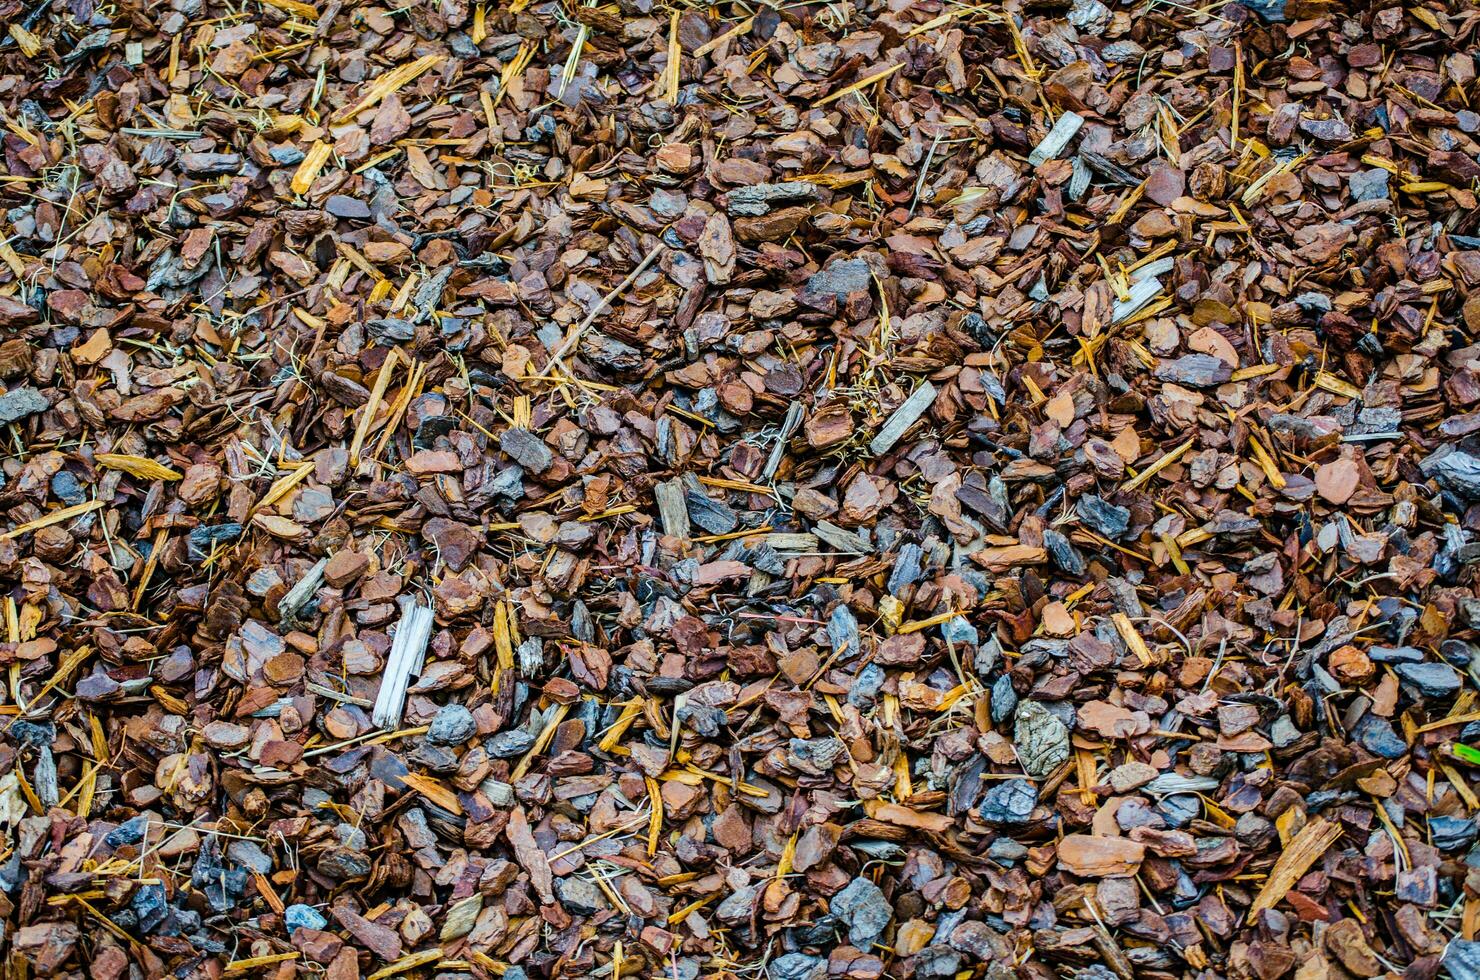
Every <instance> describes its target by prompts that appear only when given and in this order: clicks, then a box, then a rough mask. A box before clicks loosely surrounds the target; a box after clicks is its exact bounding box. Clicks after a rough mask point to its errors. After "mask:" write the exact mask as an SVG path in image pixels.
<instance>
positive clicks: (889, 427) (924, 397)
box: [868, 381, 936, 456]
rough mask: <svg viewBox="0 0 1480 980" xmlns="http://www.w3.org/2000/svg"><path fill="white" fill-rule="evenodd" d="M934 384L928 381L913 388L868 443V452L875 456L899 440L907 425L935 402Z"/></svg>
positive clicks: (913, 421)
mask: <svg viewBox="0 0 1480 980" xmlns="http://www.w3.org/2000/svg"><path fill="white" fill-rule="evenodd" d="M935 396H936V390H935V385H933V384H931V383H930V382H929V381H927V382H925V383H924V384H922V385H921V386H920V387H918V388H916V389H915V390H914V393H913V394H911V395H910V397H908V398H906V399H905V400H904V403H903V404H901V405H900V406H899V407H898V408H896V409H895V410H894V414H893V415H890V416H889V420H888V421H887V422H885V423H884V427H883V428H882V429H880V430H879V432H878V434H877V435H875V436H874V438H873V441H871V442H870V443H869V444H868V449H869V452H871V453H873V454H874V455H875V456H877V455H879V454H880V453H887V452H888V451H889V450H890V449H891V448H893V446H894V444H895V443H896V442H898V441H899V438H900V436H902V435H904V434H905V432H907V431H908V430H909V427H910V426H912V425H914V424H915V423H916V422H918V421H919V420H920V416H922V415H924V414H925V413H926V412H927V411H929V409H930V406H931V405H934V404H935Z"/></svg>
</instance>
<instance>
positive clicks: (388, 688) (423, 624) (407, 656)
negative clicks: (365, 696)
mask: <svg viewBox="0 0 1480 980" xmlns="http://www.w3.org/2000/svg"><path fill="white" fill-rule="evenodd" d="M431 638H432V608H431V607H430V606H423V605H419V604H418V603H417V602H416V600H415V599H412V598H410V597H409V596H408V597H403V598H402V600H401V621H400V623H398V624H397V625H396V636H395V639H393V640H392V641H391V652H390V656H388V657H387V658H386V662H385V675H384V676H383V677H381V679H380V693H379V694H378V695H376V698H375V710H374V711H372V712H371V714H370V720H371V721H373V722H374V723H375V724H376V726H377V727H380V728H395V727H397V726H398V725H400V724H401V712H402V711H403V710H404V709H405V707H406V689H407V687H408V686H409V685H410V683H411V675H412V674H418V673H420V672H421V668H422V666H423V665H424V664H425V662H426V652H427V641H428V640H430V639H431Z"/></svg>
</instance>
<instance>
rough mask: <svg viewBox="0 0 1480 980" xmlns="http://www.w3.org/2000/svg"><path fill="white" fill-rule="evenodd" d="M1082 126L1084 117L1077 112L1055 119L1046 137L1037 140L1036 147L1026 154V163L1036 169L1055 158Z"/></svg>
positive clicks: (1067, 113)
mask: <svg viewBox="0 0 1480 980" xmlns="http://www.w3.org/2000/svg"><path fill="white" fill-rule="evenodd" d="M1083 125H1084V117H1083V116H1081V115H1080V114H1079V113H1077V112H1066V113H1064V114H1063V115H1062V116H1060V117H1059V118H1058V119H1055V120H1054V124H1053V128H1052V129H1050V130H1049V131H1048V135H1046V136H1044V137H1043V139H1041V140H1039V141H1038V145H1037V146H1035V147H1033V152H1032V153H1029V154H1028V162H1029V163H1031V164H1032V165H1033V166H1035V167H1037V166H1040V165H1041V164H1044V163H1047V162H1048V161H1050V160H1053V159H1055V158H1057V157H1058V155H1059V154H1060V153H1063V152H1064V148H1065V147H1067V146H1068V145H1069V141H1070V140H1072V139H1073V138H1074V135H1075V134H1076V133H1078V132H1079V127H1080V126H1083Z"/></svg>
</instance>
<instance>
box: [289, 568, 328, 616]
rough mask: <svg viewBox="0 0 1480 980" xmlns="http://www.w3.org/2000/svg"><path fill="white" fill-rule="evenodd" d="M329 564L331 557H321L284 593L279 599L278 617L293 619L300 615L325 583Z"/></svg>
mask: <svg viewBox="0 0 1480 980" xmlns="http://www.w3.org/2000/svg"><path fill="white" fill-rule="evenodd" d="M328 565H329V559H327V558H320V559H319V560H318V561H317V562H315V563H314V566H313V567H312V568H310V569H309V570H308V571H307V572H305V573H304V575H303V578H301V579H299V580H298V581H297V583H296V584H294V586H293V587H292V588H291V589H289V590H288V591H287V592H285V593H284V594H283V597H282V598H281V599H279V600H278V617H279V618H280V619H282V620H283V621H291V620H292V619H293V617H295V616H297V615H298V610H300V609H302V608H303V606H304V604H305V603H306V602H308V600H309V598H310V597H312V596H313V594H314V593H315V592H317V591H318V588H319V586H321V585H323V584H324V569H325V568H327V567H328Z"/></svg>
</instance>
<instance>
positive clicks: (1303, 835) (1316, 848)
mask: <svg viewBox="0 0 1480 980" xmlns="http://www.w3.org/2000/svg"><path fill="white" fill-rule="evenodd" d="M1341 833H1342V831H1341V825H1340V824H1336V823H1332V822H1331V821H1329V820H1327V819H1326V818H1325V817H1317V818H1316V819H1314V820H1312V821H1311V822H1310V823H1308V824H1306V825H1305V828H1304V829H1303V830H1301V831H1300V833H1298V834H1296V835H1295V839H1294V840H1292V841H1290V843H1289V845H1288V846H1287V847H1286V848H1285V852H1284V853H1283V854H1281V855H1280V859H1279V860H1278V861H1276V862H1275V863H1274V867H1273V868H1271V869H1270V872H1269V877H1268V878H1266V879H1265V880H1264V887H1263V888H1261V889H1259V894H1258V895H1256V896H1255V897H1254V904H1253V905H1251V906H1249V921H1250V922H1254V921H1255V920H1256V919H1258V918H1259V913H1260V912H1263V911H1264V910H1265V909H1272V908H1274V907H1275V906H1276V905H1278V904H1279V901H1280V899H1282V898H1284V897H1285V894H1286V893H1287V892H1289V890H1290V889H1291V888H1293V887H1295V882H1297V881H1299V880H1300V876H1301V875H1303V874H1305V872H1306V871H1307V870H1309V869H1310V866H1311V865H1312V864H1315V863H1316V861H1318V860H1319V859H1320V857H1321V855H1322V854H1325V853H1326V849H1327V848H1328V847H1330V846H1331V845H1332V844H1334V843H1336V839H1337V838H1338V837H1340V836H1341Z"/></svg>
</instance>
